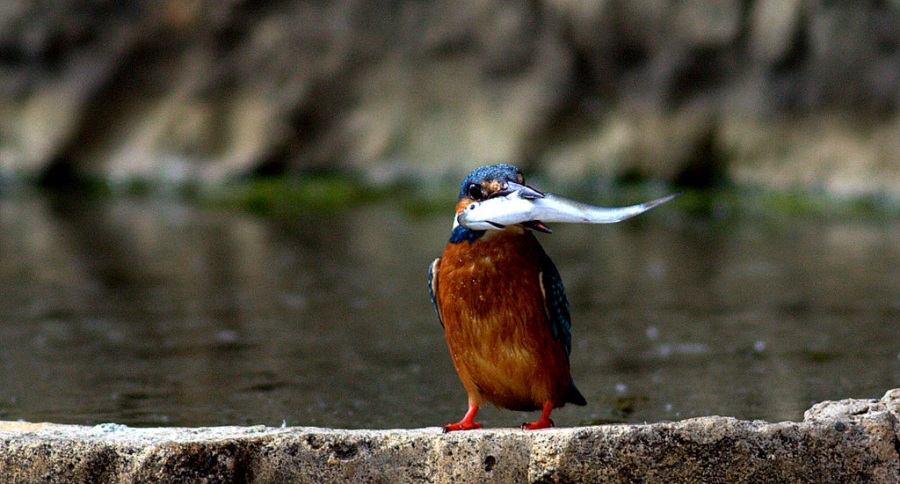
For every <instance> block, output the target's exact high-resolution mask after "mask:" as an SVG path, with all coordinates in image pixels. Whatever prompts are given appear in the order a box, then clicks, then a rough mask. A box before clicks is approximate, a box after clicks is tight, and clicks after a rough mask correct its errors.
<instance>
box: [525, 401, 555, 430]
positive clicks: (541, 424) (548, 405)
mask: <svg viewBox="0 0 900 484" xmlns="http://www.w3.org/2000/svg"><path fill="white" fill-rule="evenodd" d="M552 411H553V402H545V403H544V408H543V411H542V412H541V418H539V419H537V421H535V422H525V423H523V424H522V430H537V429H546V428H550V427H553V420H550V412H552Z"/></svg>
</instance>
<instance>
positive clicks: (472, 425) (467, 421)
mask: <svg viewBox="0 0 900 484" xmlns="http://www.w3.org/2000/svg"><path fill="white" fill-rule="evenodd" d="M477 413H478V404H477V403H473V402H472V401H471V400H469V410H468V411H467V412H466V416H465V417H463V419H462V420H460V421H459V422H456V423H454V424H447V425H444V433H445V434H446V433H447V432H453V431H456V430H472V429H480V428H481V424H480V423H478V422H476V421H475V414H477Z"/></svg>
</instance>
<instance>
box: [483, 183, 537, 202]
mask: <svg viewBox="0 0 900 484" xmlns="http://www.w3.org/2000/svg"><path fill="white" fill-rule="evenodd" d="M516 191H517V192H519V196H521V197H522V198H525V199H535V198H544V193H543V192H541V191H539V190H536V189H534V188H531V187H530V186H528V185H522V184H520V183H516V182H511V181H508V182H506V185H505V186H504V187H503V188H502V189H500V190H497V191H496V192H494V193H493V194H491V198H493V197H503V196H506V195H509V194H510V193H512V192H516Z"/></svg>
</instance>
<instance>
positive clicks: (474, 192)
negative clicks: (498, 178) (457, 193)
mask: <svg viewBox="0 0 900 484" xmlns="http://www.w3.org/2000/svg"><path fill="white" fill-rule="evenodd" d="M466 193H467V194H468V195H469V198H471V199H472V200H479V199H481V197H483V196H484V195H483V194H482V192H481V187H480V186H478V185H477V184H475V183H473V184H471V185H469V189H468V190H467V191H466Z"/></svg>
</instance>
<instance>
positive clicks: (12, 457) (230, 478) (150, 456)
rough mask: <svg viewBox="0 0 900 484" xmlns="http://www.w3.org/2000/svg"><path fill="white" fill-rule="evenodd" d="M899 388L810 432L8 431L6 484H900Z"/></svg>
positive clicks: (664, 426)
mask: <svg viewBox="0 0 900 484" xmlns="http://www.w3.org/2000/svg"><path fill="white" fill-rule="evenodd" d="M898 416H900V389H898V390H892V391H890V392H888V393H887V394H886V395H885V396H884V398H882V399H881V400H844V401H840V402H825V403H822V404H819V405H816V406H815V407H813V408H812V409H810V410H809V411H808V412H807V413H806V416H805V419H804V421H803V422H800V423H793V422H783V423H765V422H747V421H739V420H735V419H732V418H724V417H702V418H696V419H691V420H685V421H681V422H674V423H658V424H645V425H609V426H599V427H584V428H568V429H562V428H560V429H550V430H546V431H535V432H525V431H519V430H508V429H498V430H483V431H470V432H460V433H451V434H447V435H444V434H441V433H439V430H438V429H420V430H330V429H317V428H267V427H218V428H201V429H184V428H172V429H161V428H156V429H137V428H129V427H125V426H120V425H115V424H103V425H98V426H95V427H80V426H72V425H55V424H32V423H19V422H0V475H2V476H4V481H5V482H36V481H42V482H43V481H51V482H61V481H71V482H184V481H203V482H336V481H344V482H410V481H415V482H474V481H484V480H487V479H490V480H492V481H496V482H526V481H527V482H575V481H582V482H608V481H613V482H674V483H677V482H884V483H893V482H898V481H900V439H898V431H900V424H898Z"/></svg>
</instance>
